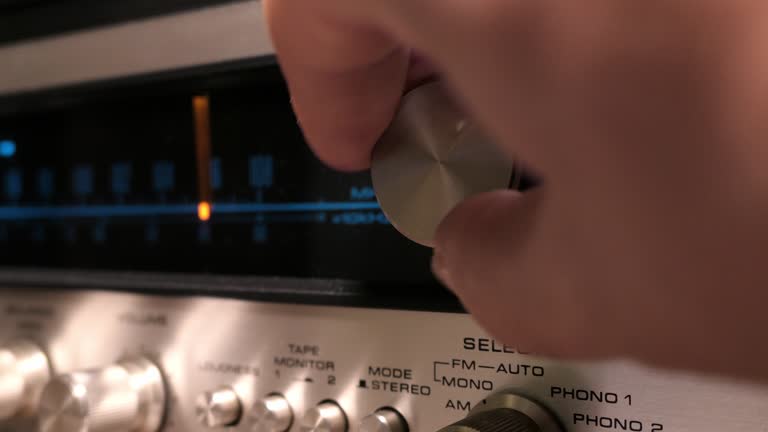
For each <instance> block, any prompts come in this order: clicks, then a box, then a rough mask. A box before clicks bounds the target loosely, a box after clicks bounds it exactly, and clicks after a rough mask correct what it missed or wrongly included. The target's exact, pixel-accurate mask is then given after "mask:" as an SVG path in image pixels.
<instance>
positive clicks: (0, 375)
mask: <svg viewBox="0 0 768 432" xmlns="http://www.w3.org/2000/svg"><path fill="white" fill-rule="evenodd" d="M50 376H51V366H50V364H49V362H48V357H47V356H46V355H45V353H44V352H43V351H42V350H41V349H40V348H39V347H38V346H37V345H35V344H33V343H31V342H27V341H17V342H13V343H10V344H8V345H7V346H4V347H0V420H6V419H9V418H12V417H27V416H30V415H32V414H34V412H35V409H36V408H37V402H38V400H39V399H40V394H41V393H42V391H43V387H45V384H46V382H48V380H49V379H50Z"/></svg>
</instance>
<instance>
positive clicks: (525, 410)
mask: <svg viewBox="0 0 768 432" xmlns="http://www.w3.org/2000/svg"><path fill="white" fill-rule="evenodd" d="M508 431H514V432H564V429H563V428H562V426H561V424H560V422H558V420H557V419H556V418H555V417H554V416H553V415H552V414H551V413H550V412H549V411H548V410H547V409H546V408H544V407H543V406H541V405H539V404H538V403H537V402H534V401H533V400H531V399H528V398H526V397H522V396H520V395H517V394H515V393H511V392H501V393H497V394H495V395H492V396H491V397H489V398H488V399H485V400H483V401H482V402H480V403H478V404H477V405H476V406H475V408H473V409H472V410H471V411H470V412H469V414H468V415H467V417H465V418H464V419H463V420H460V421H458V422H456V423H454V424H452V425H450V426H447V427H444V428H443V429H441V430H440V431H438V432H508Z"/></svg>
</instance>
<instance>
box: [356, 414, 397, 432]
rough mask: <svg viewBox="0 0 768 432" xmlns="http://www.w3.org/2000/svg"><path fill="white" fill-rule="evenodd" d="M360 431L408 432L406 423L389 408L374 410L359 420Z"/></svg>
mask: <svg viewBox="0 0 768 432" xmlns="http://www.w3.org/2000/svg"><path fill="white" fill-rule="evenodd" d="M359 431H360V432H408V423H407V422H406V421H405V419H404V418H403V416H402V415H400V413H399V412H397V411H395V410H393V409H391V408H382V409H379V410H376V412H374V413H373V414H370V415H367V416H365V418H363V420H362V421H361V422H360V429H359Z"/></svg>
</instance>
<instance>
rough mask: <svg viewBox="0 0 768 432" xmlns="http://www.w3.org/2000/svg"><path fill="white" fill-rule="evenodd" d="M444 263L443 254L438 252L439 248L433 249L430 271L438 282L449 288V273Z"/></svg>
mask: <svg viewBox="0 0 768 432" xmlns="http://www.w3.org/2000/svg"><path fill="white" fill-rule="evenodd" d="M446 264H447V263H446V262H445V256H444V255H443V254H442V252H440V249H435V250H434V252H433V254H432V273H434V275H435V277H437V279H438V280H440V282H442V283H443V284H444V285H445V286H446V287H448V288H450V274H449V271H448V266H447V265H446Z"/></svg>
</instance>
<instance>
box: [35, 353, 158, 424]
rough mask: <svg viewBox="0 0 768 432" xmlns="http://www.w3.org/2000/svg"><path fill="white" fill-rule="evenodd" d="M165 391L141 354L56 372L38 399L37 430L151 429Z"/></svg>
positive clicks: (154, 368)
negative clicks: (108, 363)
mask: <svg viewBox="0 0 768 432" xmlns="http://www.w3.org/2000/svg"><path fill="white" fill-rule="evenodd" d="M165 404H166V389H165V383H164V382H163V376H162V373H161V372H160V369H159V368H158V367H157V366H155V364H154V363H152V362H151V361H149V360H147V359H144V358H136V359H126V360H124V361H121V362H119V363H117V364H115V365H112V366H108V367H106V368H103V369H93V370H86V371H82V372H74V373H70V374H65V375H60V376H58V377H56V378H54V379H53V380H52V381H51V382H50V383H49V384H48V385H47V386H46V387H45V390H44V391H43V395H42V398H41V400H40V409H39V411H40V414H39V417H40V431H41V432H157V431H159V430H160V427H161V425H162V422H163V417H164V413H165Z"/></svg>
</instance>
